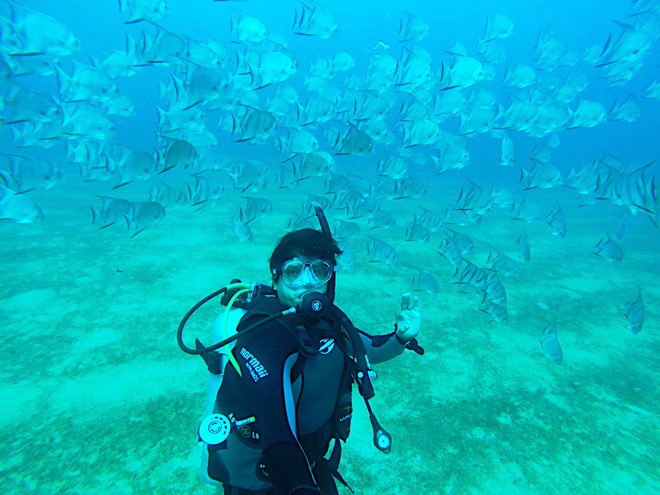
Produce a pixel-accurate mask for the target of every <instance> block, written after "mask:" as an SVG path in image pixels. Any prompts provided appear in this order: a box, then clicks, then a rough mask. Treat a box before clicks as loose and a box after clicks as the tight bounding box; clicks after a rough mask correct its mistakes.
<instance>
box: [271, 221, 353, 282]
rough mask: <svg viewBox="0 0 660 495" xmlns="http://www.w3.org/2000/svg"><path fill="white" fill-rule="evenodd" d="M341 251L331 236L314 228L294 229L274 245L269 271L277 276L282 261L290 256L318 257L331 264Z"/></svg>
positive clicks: (335, 260)
mask: <svg viewBox="0 0 660 495" xmlns="http://www.w3.org/2000/svg"><path fill="white" fill-rule="evenodd" d="M341 253H342V251H341V249H339V246H338V245H337V243H336V242H335V240H334V239H332V238H331V237H328V236H326V235H325V234H323V232H321V231H319V230H315V229H300V230H294V231H293V232H289V233H288V234H285V235H284V236H283V237H282V238H281V239H280V241H279V242H278V243H277V246H275V249H274V250H273V254H272V255H271V256H270V272H271V273H272V274H273V275H274V276H275V279H276V280H277V278H279V273H277V271H278V270H279V268H280V266H282V263H284V262H285V261H287V260H290V259H291V258H296V257H303V258H319V259H322V260H326V261H329V262H330V263H331V264H332V265H333V266H334V265H336V264H337V256H339V255H340V254H341Z"/></svg>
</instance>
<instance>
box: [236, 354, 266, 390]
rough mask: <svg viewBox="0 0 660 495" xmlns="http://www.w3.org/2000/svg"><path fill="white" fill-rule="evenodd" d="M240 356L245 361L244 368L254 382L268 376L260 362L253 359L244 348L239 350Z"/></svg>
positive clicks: (252, 355)
mask: <svg viewBox="0 0 660 495" xmlns="http://www.w3.org/2000/svg"><path fill="white" fill-rule="evenodd" d="M241 356H242V357H243V359H245V367H246V368H247V369H248V371H249V372H250V375H251V376H252V379H253V380H254V381H255V382H258V381H259V380H260V379H262V378H265V377H267V376H268V371H266V368H264V366H263V365H262V364H261V362H260V361H259V360H258V359H257V358H256V357H254V354H252V353H251V352H250V351H248V350H247V349H246V348H245V347H243V348H242V349H241Z"/></svg>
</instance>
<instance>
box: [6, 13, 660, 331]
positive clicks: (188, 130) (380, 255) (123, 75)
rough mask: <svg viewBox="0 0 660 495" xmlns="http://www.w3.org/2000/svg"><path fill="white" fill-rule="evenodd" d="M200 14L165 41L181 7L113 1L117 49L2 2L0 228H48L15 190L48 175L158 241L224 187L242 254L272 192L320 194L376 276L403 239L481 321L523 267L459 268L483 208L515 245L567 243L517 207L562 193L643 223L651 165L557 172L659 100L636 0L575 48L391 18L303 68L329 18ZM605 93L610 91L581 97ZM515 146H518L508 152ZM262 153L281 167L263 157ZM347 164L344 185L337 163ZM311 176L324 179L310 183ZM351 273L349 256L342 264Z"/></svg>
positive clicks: (651, 29)
mask: <svg viewBox="0 0 660 495" xmlns="http://www.w3.org/2000/svg"><path fill="white" fill-rule="evenodd" d="M208 3H209V10H210V8H211V7H212V8H213V9H215V10H213V12H214V15H218V17H219V18H221V19H224V20H225V23H224V26H223V25H222V24H219V25H218V26H217V29H215V30H214V31H213V32H212V33H206V34H204V35H202V34H196V35H193V34H190V32H189V30H186V29H177V28H175V26H176V23H175V22H173V19H172V18H171V17H170V12H171V10H172V9H171V8H170V6H171V5H175V4H177V2H174V1H171V2H166V1H164V0H159V1H152V0H123V1H121V2H119V12H117V14H118V16H117V19H116V21H115V22H116V26H115V29H116V35H117V36H118V37H120V38H121V39H123V40H125V45H124V47H123V48H121V49H118V48H112V49H110V48H108V49H107V50H94V51H91V50H90V51H88V50H87V49H86V47H85V43H82V42H81V41H79V40H78V38H77V36H76V29H75V26H68V25H66V24H65V23H63V22H62V21H60V20H58V19H57V16H52V15H46V14H44V13H40V12H37V11H34V10H32V9H30V8H28V7H25V6H23V5H22V4H19V3H17V2H13V1H10V2H7V3H6V4H5V5H4V7H3V8H4V11H3V12H2V17H0V25H1V27H2V30H1V32H2V41H3V43H2V49H1V50H0V52H1V53H0V55H1V58H0V69H1V73H2V77H3V81H4V84H3V87H2V95H1V96H2V98H1V99H0V102H1V105H0V128H1V129H2V132H3V134H2V138H3V140H4V142H6V143H7V148H10V147H11V148H13V149H12V150H11V152H7V153H4V154H3V157H5V159H4V160H3V161H2V165H1V167H2V174H1V177H2V180H3V182H4V187H3V190H2V201H0V212H1V213H2V218H3V219H7V220H11V221H15V222H21V223H29V222H33V221H37V220H42V219H44V218H45V220H46V221H48V212H47V211H46V212H42V211H41V209H40V207H39V206H38V205H37V204H36V203H34V201H33V200H31V199H29V198H30V197H29V194H30V192H31V191H32V190H34V189H45V190H47V191H50V190H51V189H50V188H56V187H58V182H59V181H60V180H61V178H62V176H63V175H66V176H69V177H70V176H72V175H78V176H79V177H80V178H81V180H83V181H94V182H106V183H107V185H108V192H107V195H104V196H102V197H101V202H102V205H101V206H93V205H95V204H97V203H98V200H99V199H98V198H97V197H96V196H95V195H91V194H90V198H89V206H90V208H91V210H92V212H93V221H94V223H95V224H96V225H97V226H98V227H100V228H105V227H109V226H110V225H114V224H117V223H124V222H125V223H126V224H127V226H128V229H129V230H130V231H132V232H133V234H132V235H137V234H138V233H140V232H143V231H144V230H145V229H155V228H158V225H159V224H160V223H162V222H161V220H163V219H164V220H163V221H167V217H165V212H166V211H167V210H169V209H170V208H172V207H173V206H175V205H179V204H182V205H188V206H190V207H191V208H194V209H201V208H214V207H218V205H221V204H222V199H223V197H224V196H225V195H226V194H227V190H228V189H233V190H236V191H239V192H240V194H241V196H242V197H243V198H244V199H245V201H246V203H245V204H241V205H232V207H233V215H232V221H231V225H228V226H227V229H228V231H232V232H234V234H235V235H236V236H237V238H239V239H241V240H242V241H245V242H250V241H251V240H252V239H253V236H254V235H255V232H256V228H254V227H255V224H258V221H257V222H255V220H257V219H260V218H262V217H263V216H265V215H268V214H269V213H270V211H272V210H276V209H277V208H278V205H277V204H276V203H275V204H274V203H271V202H270V200H269V198H268V191H269V190H270V189H271V188H276V187H277V188H282V189H287V190H289V191H291V193H292V194H300V195H301V197H302V196H303V192H304V193H305V194H308V195H311V194H313V195H318V196H319V197H321V198H323V199H324V200H325V202H326V203H327V205H326V206H327V208H328V209H329V210H330V215H331V216H332V217H344V219H340V218H335V220H337V221H338V222H336V223H335V225H336V229H337V232H338V233H341V237H342V238H344V237H345V239H344V241H345V242H347V243H352V242H353V240H352V235H353V234H351V232H352V230H351V229H353V227H352V226H351V225H350V224H349V223H345V224H342V223H340V222H341V221H344V222H353V223H356V221H359V220H360V219H366V220H367V225H368V227H367V226H364V225H363V227H364V229H365V230H366V228H369V230H371V231H372V232H370V234H371V233H373V235H370V236H369V237H368V240H367V241H366V246H363V247H362V248H361V249H362V250H363V252H365V251H366V255H367V259H369V260H370V261H372V262H377V263H383V264H387V265H391V266H396V264H397V262H398V258H399V256H398V252H397V250H398V248H399V246H401V245H402V243H404V242H405V241H420V242H422V243H429V244H430V247H429V252H432V251H433V250H436V251H437V252H438V253H440V254H441V255H442V256H443V257H445V258H446V260H447V261H448V263H450V264H451V265H452V266H453V267H454V268H455V270H456V272H455V275H454V281H455V283H456V285H457V286H458V288H459V290H460V291H461V292H466V293H469V294H475V295H476V297H477V300H479V301H480V309H481V310H482V311H484V312H485V313H488V314H489V315H491V317H492V318H493V319H495V320H496V321H503V320H505V319H506V318H507V314H508V312H507V304H509V301H508V300H507V293H506V289H505V287H504V283H503V281H502V279H503V278H505V277H507V276H509V275H514V274H515V273H517V271H518V270H519V267H518V266H517V264H516V262H515V261H513V260H512V258H511V257H510V256H508V255H507V254H506V253H505V251H504V249H502V250H500V246H497V247H495V246H493V248H492V251H491V253H492V255H491V257H490V259H489V260H488V261H487V263H489V264H490V265H491V266H490V267H485V266H481V265H479V264H478V263H477V262H475V261H470V260H469V259H467V258H468V255H469V252H470V248H469V247H467V245H468V244H469V243H468V242H467V241H466V240H465V239H464V238H462V237H461V233H460V232H458V231H456V230H450V229H449V228H448V226H452V229H454V228H458V227H460V226H462V225H467V224H478V223H479V222H481V221H482V219H483V218H484V217H485V216H487V215H490V214H491V213H492V212H493V211H494V210H495V209H508V210H509V212H510V218H511V220H512V224H511V225H512V229H515V231H516V233H519V232H520V231H521V227H520V225H525V224H532V223H537V222H542V221H546V222H547V223H548V224H549V225H550V227H551V232H550V230H549V231H548V232H550V233H552V234H555V235H556V236H557V237H560V238H561V237H564V236H565V235H566V232H567V231H568V232H570V230H567V225H566V224H567V221H566V217H565V215H564V209H563V208H562V205H561V204H559V203H558V204H557V205H556V207H555V208H554V209H553V210H552V211H549V212H547V211H542V208H541V207H540V206H539V205H538V204H536V203H535V201H534V199H533V196H531V193H530V191H534V190H537V189H552V188H556V187H560V186H563V187H569V188H571V189H572V190H573V191H574V193H575V198H576V201H579V202H580V204H583V205H585V206H591V207H593V208H597V207H598V203H599V202H608V203H610V204H612V205H615V206H617V207H620V208H621V209H622V210H624V211H627V212H629V213H630V215H632V216H635V217H642V218H643V219H644V220H646V221H647V226H648V227H650V228H655V227H654V224H655V225H656V226H657V220H658V219H657V215H658V209H659V208H658V198H657V194H656V185H655V179H654V175H653V166H652V165H651V163H650V162H652V161H653V159H654V158H655V157H653V156H650V157H648V161H647V162H646V163H636V162H634V161H629V160H628V159H627V158H626V157H615V156H614V155H612V154H610V153H608V151H607V149H605V151H603V150H602V149H601V148H600V147H599V148H598V149H594V150H593V154H592V155H591V158H590V162H589V163H571V164H566V163H557V162H555V160H554V157H555V156H556V155H557V154H558V151H559V150H560V149H561V146H562V139H563V138H564V136H565V135H566V134H565V133H570V132H576V131H577V130H579V131H580V132H595V131H596V130H598V129H599V128H600V127H602V126H606V125H607V124H608V123H609V122H610V121H616V122H618V123H624V125H625V123H627V124H632V123H634V122H635V121H636V120H637V119H639V118H640V116H642V115H643V113H644V110H645V107H647V106H648V105H649V104H651V105H652V104H655V102H656V101H657V100H660V90H658V85H659V84H658V81H656V80H649V81H648V82H647V83H646V84H647V86H646V89H645V90H644V91H643V92H638V93H637V94H634V93H630V91H629V90H630V89H631V83H633V82H638V81H637V80H636V79H637V78H646V79H648V75H647V74H646V73H645V72H644V68H645V67H646V66H647V65H649V64H650V63H652V62H651V57H652V54H653V51H654V50H657V29H656V25H657V24H656V23H657V21H658V12H659V11H660V9H659V8H658V4H657V2H647V3H648V4H649V9H648V10H646V11H643V12H641V11H638V3H637V2H632V3H631V4H630V13H632V14H635V15H634V16H631V17H630V18H629V19H627V21H629V22H626V23H622V22H613V23H612V24H611V25H610V26H608V29H609V36H608V37H607V38H606V39H603V40H601V41H600V42H594V43H593V44H591V45H589V46H576V47H571V46H569V44H568V42H567V41H566V40H564V39H562V37H561V36H560V35H558V34H557V33H556V32H554V31H553V30H552V29H551V28H550V27H548V25H543V26H539V27H538V34H537V36H536V38H535V39H533V40H531V39H528V40H520V39H518V40H516V39H515V38H516V35H517V32H516V31H517V30H516V22H515V15H514V14H515V13H508V15H505V13H497V12H490V11H489V12H484V14H483V17H482V19H480V23H481V26H482V27H481V30H480V35H479V37H478V39H474V40H465V39H462V40H456V41H453V42H451V43H448V44H447V45H446V46H442V47H436V46H433V45H430V44H426V43H425V40H427V39H428V38H429V36H430V35H431V33H433V32H434V31H435V30H440V29H442V26H439V25H437V24H435V23H434V22H430V20H429V19H425V18H424V17H422V16H418V15H415V14H414V13H402V12H400V11H398V10H397V12H396V14H394V17H393V18H395V19H398V21H397V22H393V23H392V25H391V26H389V27H386V28H384V31H383V33H382V34H383V37H382V38H380V39H375V40H374V42H373V43H372V44H369V46H361V47H356V46H350V45H346V46H344V47H343V49H341V50H339V49H334V48H333V49H332V53H329V52H328V50H323V49H319V53H318V55H317V54H316V52H315V51H312V50H309V49H308V50H306V51H304V53H303V50H302V49H301V48H300V44H299V43H298V42H297V40H299V39H305V40H308V41H312V42H313V43H315V45H314V47H323V46H324V45H323V43H329V42H330V41H332V40H337V39H341V37H342V36H343V35H344V31H343V27H342V26H343V25H344V22H343V20H342V19H341V18H339V17H337V16H336V15H335V14H334V13H333V8H332V5H330V4H326V5H325V6H323V5H321V4H319V3H316V2H314V3H312V2H309V3H307V2H300V3H297V2H291V3H285V4H283V5H282V9H281V10H282V11H283V12H288V16H289V20H290V22H289V23H288V26H287V29H286V30H280V31H276V30H274V28H273V25H272V24H274V22H273V20H272V19H269V18H265V17H264V18H260V17H259V15H258V13H254V12H251V13H250V14H248V13H247V12H248V8H247V7H248V5H249V2H245V7H246V8H245V9H243V8H241V9H235V8H229V2H211V1H209V2H208ZM278 26H281V25H280V24H278ZM223 28H224V29H223ZM387 29H389V31H387ZM514 42H515V43H529V44H532V45H533V48H534V50H533V55H532V58H524V59H522V58H521V59H517V58H516V56H515V55H513V53H515V51H514V50H510V51H511V54H509V49H510V48H512V47H513V44H514ZM310 52H311V53H310ZM303 60H305V61H304V62H303ZM138 76H139V77H140V78H144V79H149V78H151V79H149V80H151V81H154V82H157V84H156V85H155V86H157V87H158V92H157V93H158V94H154V95H153V96H154V104H153V108H152V109H153V111H154V114H155V115H156V121H155V123H153V124H152V127H153V128H152V129H151V131H152V133H151V134H152V135H153V136H154V138H153V139H154V140H153V142H152V143H144V144H143V145H142V147H141V148H139V149H135V148H133V147H131V146H130V145H128V144H127V143H126V142H122V141H121V140H120V139H119V138H118V136H120V135H121V133H120V132H119V130H120V129H121V128H124V127H127V126H130V125H132V124H133V123H135V122H138V121H140V117H141V115H139V114H137V113H136V103H138V102H137V101H133V100H132V98H134V96H133V93H132V92H131V91H130V90H129V89H130V86H131V84H132V81H133V80H137V78H138ZM603 79H604V80H605V81H606V84H607V85H608V87H609V88H610V90H611V94H610V95H609V96H603V94H602V93H600V94H594V93H592V92H591V91H590V89H591V87H592V86H593V85H594V82H595V81H601V80H603ZM34 81H37V82H39V83H41V84H34V83H33V82H34ZM135 84H138V83H135ZM127 88H129V89H127ZM606 98H609V99H606ZM608 109H609V110H608ZM483 137H489V138H491V139H493V140H495V141H496V142H498V143H499V146H498V147H497V149H498V150H499V155H498V154H494V155H493V156H491V157H489V159H488V163H482V162H481V161H479V162H475V160H474V159H473V157H474V156H475V155H477V154H478V153H476V152H477V151H479V150H477V149H476V146H475V145H473V143H474V142H476V141H477V140H478V139H480V138H483ZM530 142H531V143H534V144H535V146H534V149H533V151H532V152H531V153H521V152H520V150H521V149H524V148H525V147H528V145H529V144H530ZM44 150H46V151H47V152H48V153H55V152H61V153H66V162H65V163H62V164H57V165H55V164H52V163H51V162H49V161H41V162H39V161H38V160H39V158H38V155H39V153H38V152H40V151H44ZM263 155H265V156H269V157H272V156H275V157H277V160H276V161H272V160H269V161H268V163H266V162H265V161H264V160H263V159H262V156H263ZM524 155H528V156H524ZM356 158H359V160H360V162H359V163H360V165H361V169H362V170H361V171H359V172H358V171H354V170H353V169H351V167H354V166H355V163H356V161H355V160H356ZM481 160H483V158H481ZM277 161H279V163H277ZM482 167H486V168H488V169H492V170H497V169H498V168H499V167H505V168H506V167H520V178H521V180H520V182H519V183H515V182H512V183H511V184H507V185H506V186H504V187H503V186H497V187H495V186H491V185H489V184H487V183H485V182H482V181H481V180H475V179H472V180H470V179H468V178H467V175H466V174H468V173H471V171H473V170H475V171H476V170H482ZM569 169H570V170H569ZM429 173H430V174H435V175H436V176H437V179H438V180H439V181H443V180H447V181H449V180H456V179H457V178H459V179H464V180H463V184H464V185H463V187H462V189H461V192H460V194H459V195H458V197H457V198H455V200H454V201H452V200H451V199H448V200H447V203H446V204H440V202H439V201H438V200H437V198H435V197H434V196H433V194H432V192H429V184H428V180H427V179H428V175H429ZM476 175H477V176H480V174H478V173H477V174H476ZM313 178H321V179H323V184H324V186H323V188H318V189H316V188H317V187H318V185H317V184H318V182H313V183H312V182H311V181H310V179H313ZM136 183H146V184H148V185H149V186H150V191H151V192H150V194H149V196H148V197H145V198H143V201H130V202H129V201H128V200H127V199H123V198H122V195H123V194H124V191H126V190H127V189H128V188H131V187H133V186H134V185H135V184H136ZM310 184H313V185H310ZM420 197H423V198H428V199H429V202H428V205H427V206H428V208H422V209H420V210H418V211H417V212H416V213H415V215H414V218H401V216H400V215H398V214H397V209H396V208H395V207H390V206H389V205H390V204H392V201H394V200H401V199H404V200H405V199H407V198H420ZM310 201H311V198H310ZM592 205H593V206H592ZM173 214H176V213H175V212H173ZM309 215H310V212H309V201H307V202H303V204H302V205H301V210H300V212H292V217H291V219H290V221H289V226H290V228H295V226H300V225H304V224H305V221H306V219H307V218H308V217H309ZM393 225H406V226H407V227H406V235H405V239H399V240H398V242H397V240H390V239H389V238H388V240H387V241H385V240H384V239H382V238H380V237H379V236H380V235H381V234H379V233H380V232H382V231H383V230H384V229H387V228H389V227H391V226H393ZM617 230H618V229H617ZM99 235H103V233H99ZM256 235H258V234H256ZM435 237H438V239H435ZM619 240H620V239H618V237H617V239H616V241H615V240H614V239H611V238H610V236H609V234H608V235H607V240H603V241H601V242H599V243H598V244H597V245H596V247H595V251H594V252H595V254H597V255H598V256H599V257H602V258H605V259H608V260H621V259H623V248H620V246H619V244H618V242H617V241H619ZM533 241H534V239H530V238H528V237H527V235H526V234H525V233H524V231H523V234H520V237H519V240H518V245H517V251H518V253H519V256H520V257H521V258H522V259H523V260H524V261H526V262H529V261H530V259H531V249H530V243H531V244H532V246H533ZM469 242H472V241H471V240H470V241H469ZM513 245H514V244H513V241H511V246H513ZM351 247H353V248H357V245H353V246H351ZM434 254H436V253H434ZM346 266H350V267H353V266H354V263H353V261H352V260H351V259H348V258H347V261H346ZM421 273H422V272H421V270H420V271H419V275H418V276H417V278H415V281H414V284H415V286H417V287H418V288H422V290H428V291H430V292H433V291H434V290H435V289H434V284H433V282H432V279H429V278H428V277H426V276H425V275H424V276H422V275H421ZM428 275H431V276H432V274H428ZM507 283H509V282H507ZM640 301H641V299H640ZM637 307H638V306H635V305H634V304H633V305H632V306H630V307H627V309H626V315H627V317H628V318H629V319H632V320H634V321H635V322H636V323H634V324H633V323H631V325H633V327H634V328H641V324H640V323H639V321H638V318H639V317H638V316H635V315H639V314H640V313H639V311H638V310H636V309H634V308H637Z"/></svg>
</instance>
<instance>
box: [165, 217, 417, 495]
mask: <svg viewBox="0 0 660 495" xmlns="http://www.w3.org/2000/svg"><path fill="white" fill-rule="evenodd" d="M315 209H316V214H317V217H318V219H319V222H320V224H321V231H318V230H315V229H310V228H306V229H301V230H296V231H293V232H289V233H288V234H286V235H284V236H283V237H282V238H281V239H280V241H279V243H278V244H277V246H276V247H275V249H274V251H273V253H272V255H271V257H270V271H271V276H272V286H267V285H263V284H252V285H247V284H242V283H240V281H234V283H232V284H230V285H229V286H228V287H226V288H223V289H220V290H219V291H216V292H215V293H213V294H211V295H210V296H208V297H207V298H205V299H203V300H202V301H200V302H199V303H198V304H197V305H196V306H194V307H193V308H192V309H191V310H190V311H189V312H188V314H187V315H186V316H185V317H184V319H183V321H182V322H181V325H180V326H179V332H178V342H179V346H180V347H181V348H182V349H183V350H184V351H185V352H187V353H189V354H199V355H201V356H202V357H203V358H204V360H205V362H206V364H207V366H208V368H209V371H210V372H211V373H212V378H211V381H210V384H209V399H210V400H209V403H208V404H207V412H208V413H209V415H208V416H207V417H206V419H204V420H203V421H202V424H200V427H199V431H198V434H199V439H200V441H201V442H203V443H204V444H205V445H203V447H204V455H203V458H204V459H203V466H202V475H203V477H204V478H205V479H206V481H208V482H211V483H214V484H216V485H222V487H223V488H224V494H225V495H319V494H321V495H336V494H337V493H338V491H337V486H336V482H335V480H338V481H340V482H341V483H343V484H344V485H346V482H345V481H344V480H343V478H342V477H341V475H340V474H339V472H338V467H339V458H340V456H341V443H340V442H342V441H346V439H347V437H348V435H349V430H350V421H351V415H352V411H353V406H352V400H351V397H352V384H353V383H356V384H357V386H358V390H359V393H360V395H361V396H362V397H363V399H364V402H365V404H366V407H367V411H368V413H369V416H370V420H371V424H372V427H373V430H374V437H373V441H374V444H375V446H376V448H378V449H379V450H381V451H383V452H389V450H390V446H391V437H390V436H389V434H388V433H387V432H386V431H385V430H384V429H383V428H382V427H381V426H380V424H379V423H378V420H377V419H376V417H375V415H374V414H373V411H372V409H371V407H370V406H369V402H368V401H369V399H370V398H371V397H373V395H374V392H373V386H372V384H371V378H372V377H373V376H375V375H374V373H373V371H372V369H371V363H379V362H383V361H387V360H389V359H392V358H394V357H396V356H399V355H400V354H402V353H403V351H404V350H405V349H406V348H408V349H412V350H414V351H415V352H417V353H419V354H422V353H423V349H422V348H421V347H419V345H418V344H417V341H416V339H415V337H416V335H417V333H418V332H419V328H420V315H419V310H418V300H417V298H416V297H414V298H413V297H412V296H411V295H410V294H409V293H406V294H404V295H403V297H402V302H401V310H400V311H399V312H398V313H397V314H396V317H395V325H394V331H393V332H391V333H388V334H383V335H369V334H367V333H364V332H362V331H360V330H357V329H356V328H355V326H354V325H353V324H352V323H351V321H350V320H349V319H348V317H347V316H346V315H345V314H344V313H343V312H342V311H341V310H340V309H339V308H338V307H337V306H335V305H334V304H333V303H334V296H335V280H336V269H337V256H339V255H340V254H341V250H340V249H339V247H338V246H337V243H336V242H335V240H334V239H333V238H332V236H331V234H330V229H329V227H328V224H327V220H326V219H325V216H324V215H323V211H322V210H321V208H320V207H319V206H315ZM220 294H222V300H221V301H222V303H223V305H225V306H226V310H225V312H224V314H221V315H220V316H219V317H218V319H217V321H216V323H215V324H214V337H216V338H217V340H221V341H220V342H218V343H217V344H214V345H212V346H209V347H204V345H202V344H201V342H200V341H199V340H196V349H191V348H188V347H186V346H185V344H184V343H183V338H182V332H183V327H184V326H185V324H186V322H187V320H188V318H189V317H190V316H191V315H192V313H193V312H194V311H195V310H196V309H198V308H199V307H200V306H201V305H202V304H204V303H206V302H207V301H208V300H210V299H212V298H213V297H216V296H217V295H220ZM232 326H235V329H236V333H234V334H233V335H231V336H230V337H228V338H227V328H230V327H232ZM222 339H224V340H222ZM331 444H332V447H331ZM346 486H348V485H346Z"/></svg>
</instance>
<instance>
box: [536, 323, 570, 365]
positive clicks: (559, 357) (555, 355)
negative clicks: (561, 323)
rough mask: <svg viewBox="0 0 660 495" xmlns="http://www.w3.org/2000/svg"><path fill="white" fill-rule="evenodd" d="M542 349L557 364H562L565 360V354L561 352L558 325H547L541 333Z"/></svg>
mask: <svg viewBox="0 0 660 495" xmlns="http://www.w3.org/2000/svg"><path fill="white" fill-rule="evenodd" d="M539 342H540V343H541V348H543V352H544V353H545V355H546V357H547V358H548V359H550V360H551V361H554V362H555V363H557V364H561V363H562V361H563V360H564V353H563V352H562V350H561V345H560V344H559V340H557V323H556V322H554V321H553V322H552V323H551V324H549V325H547V326H546V327H545V328H544V329H543V331H542V332H541V339H540V340H539Z"/></svg>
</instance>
